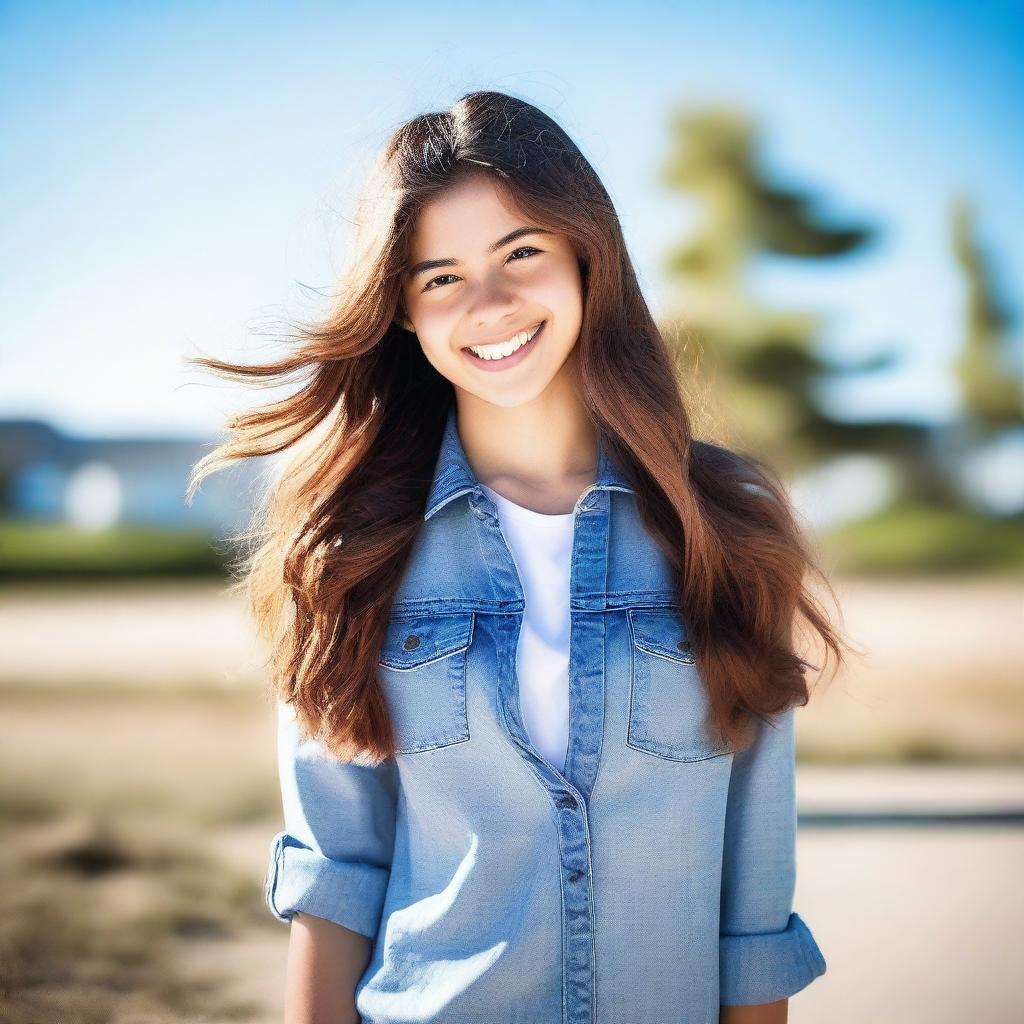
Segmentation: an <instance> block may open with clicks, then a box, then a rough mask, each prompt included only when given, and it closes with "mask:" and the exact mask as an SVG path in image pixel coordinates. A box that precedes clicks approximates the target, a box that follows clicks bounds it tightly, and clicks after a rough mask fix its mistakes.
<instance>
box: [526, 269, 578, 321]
mask: <svg viewBox="0 0 1024 1024" xmlns="http://www.w3.org/2000/svg"><path fill="white" fill-rule="evenodd" d="M529 291H530V298H531V299H532V300H534V301H535V302H537V303H538V304H540V305H544V306H547V307H549V308H550V309H551V310H552V311H553V312H554V313H555V314H556V315H559V314H560V315H561V318H563V319H564V318H565V317H570V316H575V315H577V314H578V313H579V312H580V311H581V309H582V303H583V295H582V281H581V279H580V273H579V267H578V266H577V265H576V262H575V260H573V261H571V262H566V263H560V264H555V265H553V266H552V265H549V266H548V267H546V268H545V270H544V272H543V273H541V272H538V273H537V274H536V275H535V277H534V278H533V279H532V280H531V281H530V283H529Z"/></svg>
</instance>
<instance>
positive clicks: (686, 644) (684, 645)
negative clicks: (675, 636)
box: [676, 640, 690, 651]
mask: <svg viewBox="0 0 1024 1024" xmlns="http://www.w3.org/2000/svg"><path fill="white" fill-rule="evenodd" d="M689 649H690V641H689V640H680V641H679V643H677V644H676V650H677V651H688V650H689Z"/></svg>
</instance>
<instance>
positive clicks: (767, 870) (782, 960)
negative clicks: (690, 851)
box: [719, 708, 825, 1024]
mask: <svg viewBox="0 0 1024 1024" xmlns="http://www.w3.org/2000/svg"><path fill="white" fill-rule="evenodd" d="M794 711H795V709H794V708H789V709H788V710H786V711H784V712H781V713H780V714H777V715H774V716H769V717H768V718H767V719H766V720H765V721H759V722H758V723H757V733H756V736H755V738H754V741H753V742H752V743H751V745H750V746H749V747H748V748H747V749H746V750H743V751H740V752H739V753H737V754H736V755H735V756H734V758H733V765H732V775H731V777H730V780H729V797H728V806H727V808H726V820H725V849H724V851H723V860H722V898H721V916H720V925H719V933H720V941H719V981H720V1003H721V1006H722V1008H723V1011H724V1012H725V1013H729V1012H730V1008H736V1009H735V1011H734V1012H736V1013H738V1012H740V1011H739V1008H740V1007H743V1008H744V1010H745V1011H746V1014H747V1015H746V1016H732V1017H730V1016H723V1017H722V1020H723V1021H729V1022H730V1024H740V1022H743V1024H753V1022H757V1024H769V1022H771V1024H776V1022H781V1021H785V1019H786V1016H785V1014H786V1006H785V1001H786V1000H788V998H789V997H790V996H792V995H793V994H794V993H796V992H799V991H800V990H801V989H802V988H804V987H806V986H807V985H809V984H810V983H811V982H812V981H813V980H814V979H815V978H816V977H818V976H819V975H821V974H824V973H825V958H824V957H823V956H822V953H821V950H820V949H819V948H818V945H817V943H816V942H815V940H814V937H813V936H812V934H811V932H810V930H809V929H808V927H807V925H806V924H805V923H804V922H803V920H802V919H801V918H800V916H799V915H798V914H795V913H793V894H794V890H795V887H796V787H795V782H796V765H795V733H794V726H795V718H794ZM779 1002H782V1003H783V1005H782V1006H778V1005H776V1004H778V1003H779ZM750 1014H754V1016H750Z"/></svg>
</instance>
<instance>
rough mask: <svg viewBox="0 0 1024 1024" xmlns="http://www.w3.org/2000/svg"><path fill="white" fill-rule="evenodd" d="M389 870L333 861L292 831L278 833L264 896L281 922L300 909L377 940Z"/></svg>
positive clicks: (274, 841)
mask: <svg viewBox="0 0 1024 1024" xmlns="http://www.w3.org/2000/svg"><path fill="white" fill-rule="evenodd" d="M390 874H391V872H390V871H389V870H388V869H387V868H382V867H377V866H375V865H373V864H362V863H351V862H345V861H337V860H331V859H330V858H328V857H325V856H324V855H323V854H322V853H319V852H318V851H316V850H313V849H310V848H309V847H308V846H305V845H303V844H302V843H301V842H299V840H298V839H296V838H295V837H294V836H292V835H290V834H289V833H287V832H279V833H278V834H277V835H276V836H274V839H273V841H272V842H271V846H270V866H269V868H268V870H267V876H266V881H265V883H264V888H263V895H264V899H265V901H266V904H267V906H268V907H269V908H270V910H271V913H273V915H274V917H276V918H277V919H278V920H279V921H291V919H292V915H293V914H294V913H295V911H296V910H299V911H304V912H305V913H307V914H313V915H315V916H316V917H322V918H325V919H326V920H328V921H333V922H334V923H335V924H340V925H344V927H346V928H350V929H351V930H352V931H354V932H359V934H360V935H365V936H367V938H371V939H372V938H375V937H376V935H377V929H378V927H379V925H380V918H381V912H382V910H383V907H384V896H385V893H386V891H387V886H388V877H389V876H390Z"/></svg>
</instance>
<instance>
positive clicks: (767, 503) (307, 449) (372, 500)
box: [187, 91, 845, 763]
mask: <svg viewBox="0 0 1024 1024" xmlns="http://www.w3.org/2000/svg"><path fill="white" fill-rule="evenodd" d="M465 174H488V175H491V176H492V179H493V180H494V182H495V184H496V185H497V186H498V187H499V188H501V189H504V190H505V191H504V192H503V195H505V196H507V197H508V198H509V199H510V200H511V202H512V203H514V204H515V205H516V206H517V207H518V208H519V209H520V210H521V211H522V212H523V213H524V215H525V216H526V217H528V219H529V222H530V223H536V224H540V225H542V226H544V227H548V228H550V229H552V230H554V231H557V232H560V233H562V234H564V235H565V236H567V237H568V238H569V239H570V240H571V242H572V243H573V245H574V247H575V249H576V251H577V254H578V258H579V263H580V270H581V276H582V284H583V320H582V326H581V329H580V334H579V339H578V341H577V347H578V352H577V353H576V354H577V356H578V358H576V359H574V360H573V361H572V362H573V364H574V370H573V372H574V373H575V384H576V387H577V390H578V393H579V395H580V396H581V399H582V401H583V403H584V404H585V407H586V408H587V410H588V412H589V414H590V417H591V419H592V422H593V424H594V427H595V430H596V431H598V432H599V435H600V437H601V440H602V443H603V444H604V445H605V447H606V450H607V451H608V453H609V455H610V456H611V458H612V459H613V461H615V463H616V464H617V466H618V467H619V468H620V469H621V471H622V472H623V474H624V475H625V476H626V477H627V479H628V480H629V481H630V483H631V484H632V486H633V487H635V489H636V492H637V494H636V500H637V503H638V513H639V515H640V516H641V517H642V521H643V522H644V524H645V525H646V527H647V528H648V529H649V530H650V532H651V534H652V536H653V537H654V538H655V540H656V542H657V543H658V545H659V546H660V547H661V549H662V550H664V552H665V554H666V556H667V558H668V559H669V560H670V564H671V565H672V566H673V568H674V570H675V579H676V586H677V593H678V604H679V608H680V610H681V612H682V614H683V616H684V618H685V621H686V623H687V628H688V636H689V637H690V639H691V643H692V650H693V652H694V654H695V656H696V659H697V665H698V668H699V670H700V672H701V675H702V677H703V679H704V681H705V683H706V686H707V688H708V693H709V701H710V705H711V709H710V714H711V718H712V721H713V723H714V725H715V726H716V727H717V728H718V730H720V732H721V735H722V736H723V737H724V738H725V739H726V741H727V742H728V743H729V744H730V745H731V746H734V747H738V746H740V745H742V744H743V742H744V741H745V738H746V736H747V730H746V727H745V726H746V722H747V713H748V712H749V713H751V714H753V715H756V716H762V715H766V714H770V713H776V712H779V711H781V710H783V709H786V708H788V707H790V706H792V705H795V704H801V705H803V704H806V703H807V701H808V697H809V695H808V688H807V684H806V681H805V678H804V672H805V669H806V668H808V667H814V666H810V665H809V663H808V662H806V661H804V660H803V659H801V658H800V657H799V656H798V655H797V654H796V653H795V650H794V642H793V641H794V637H793V626H794V619H795V618H796V616H797V613H799V615H800V616H802V621H803V622H805V623H807V624H808V625H809V627H810V629H811V631H812V632H814V633H816V634H817V635H818V637H819V638H820V639H821V640H822V641H823V642H824V647H825V648H827V650H828V651H831V652H832V654H833V655H834V656H835V659H836V667H838V665H839V662H840V661H841V659H842V654H841V652H840V646H841V645H843V646H845V641H843V640H841V639H840V638H839V635H838V634H837V632H835V631H834V629H833V627H832V626H831V625H830V623H829V620H828V618H827V616H826V615H825V613H824V611H823V610H822V608H821V606H820V605H819V604H818V603H817V601H816V600H815V598H814V597H813V595H812V594H811V592H810V591H809V590H808V589H807V588H806V586H805V576H807V575H808V573H809V572H810V573H814V574H816V575H817V576H818V577H819V578H820V579H821V580H822V582H823V583H824V584H825V586H826V588H827V589H829V590H830V591H831V588H830V587H829V585H828V581H827V579H825V577H824V575H823V574H822V573H821V571H820V570H819V569H818V568H817V567H816V566H815V565H814V564H813V562H812V559H811V555H810V552H809V550H808V546H807V542H806V540H805V539H804V538H803V536H802V535H801V530H800V527H799V526H798V524H797V522H796V519H795V516H794V513H793V510H792V508H791V506H790V503H789V501H788V498H787V495H786V492H785V489H784V487H783V486H782V484H781V483H780V482H779V480H778V479H777V478H776V476H775V474H774V473H773V471H772V470H771V469H770V468H769V467H768V466H766V465H765V464H764V463H762V462H760V461H759V460H758V459H756V458H754V457H753V456H751V455H742V456H741V455H740V454H738V453H737V452H734V451H732V450H730V449H729V448H727V447H725V446H724V445H719V444H714V443H712V442H710V441H700V440H696V439H695V438H694V437H693V436H692V431H691V425H690V418H689V416H688V414H687V411H686V408H685V406H684V403H683V397H682V394H681V387H680V383H679V379H678V377H677V374H676V372H675V367H674V360H673V357H672V354H671V352H670V350H669V348H668V346H667V345H666V342H665V340H664V338H663V337H662V335H661V333H660V331H659V330H658V328H657V326H656V324H655V322H654V320H653V318H652V316H651V313H650V311H649V310H648V307H647V304H646V302H645V301H644V298H643V296H642V294H641V291H640V287H639V285H638V283H637V280H636V276H635V273H634V270H633V266H632V264H631V262H630V259H629V256H628V254H627V250H626V245H625V242H624V239H623V235H622V230H621V226H620V224H619V220H618V217H617V215H616V213H615V209H614V207H613V204H612V201H611V199H610V198H609V196H608V193H607V192H606V191H605V189H604V187H603V186H602V184H601V182H600V180H599V178H598V176H597V174H596V173H595V172H594V170H593V168H592V167H591V166H590V164H589V163H588V162H587V160H586V159H585V158H584V156H583V154H582V153H581V152H580V150H579V149H578V148H577V147H576V145H575V144H574V143H573V142H572V140H571V139H570V138H569V137H568V136H567V135H566V133H565V132H564V131H563V130H562V128H561V127H560V126H559V125H558V124H557V123H556V122H555V121H553V120H552V119H551V118H550V117H548V116H547V115H546V114H544V113H543V112H542V111H540V110H538V109H537V108H536V107H534V106H532V105H531V104H529V103H527V102H525V101H523V100H521V99H517V98H514V97H512V96H509V95H506V94H503V93H499V92H491V91H482V92H473V93H469V94H467V95H465V96H463V97H462V98H461V99H459V100H458V102H456V103H455V104H454V105H453V106H452V107H451V109H450V110H447V111H444V112H439V113H428V114H423V115H420V116H417V117H414V118H412V119H411V120H409V121H407V122H405V123H403V124H401V125H400V126H399V127H398V128H397V129H396V130H395V131H394V132H393V133H392V135H391V136H390V138H389V139H388V141H387V143H386V144H385V146H384V148H383V150H382V152H381V154H380V156H379V158H378V160H377V162H376V164H375V166H374V167H373V169H372V171H371V173H370V175H369V177H368V180H367V182H366V184H365V186H364V188H363V189H362V191H361V193H360V195H359V197H358V200H357V206H356V218H355V231H354V236H353V244H352V247H351V250H350V253H349V258H348V260H347V264H346V266H345V268H344V270H343V273H342V276H341V280H340V283H339V286H338V291H337V296H336V297H335V298H334V300H333V305H332V307H331V309H330V311H329V313H328V314H327V315H326V317H325V318H324V319H323V320H321V321H319V322H316V323H311V324H299V325H297V327H296V332H295V333H294V334H293V335H292V336H291V341H292V347H291V348H290V351H289V354H287V355H285V356H284V357H282V358H280V359H278V360H276V361H274V362H270V363H268V364H265V365H259V366H252V365H241V364H236V363H230V362H224V361H221V360H218V359H214V358H208V357H195V358H189V359H188V360H187V361H188V362H191V363H195V364H198V365H200V366H205V367H207V368H208V369H210V370H212V371H213V372H215V373H217V374H219V375H221V376H223V377H227V378H229V379H233V380H238V381H249V382H254V383H257V384H261V385H272V384H278V383H285V382H288V381H291V380H293V379H295V378H301V379H302V384H301V386H300V387H299V388H298V389H297V390H296V391H295V392H294V393H293V394H291V395H289V396H288V397H286V398H283V399H280V400H277V401H273V402H270V403H268V404H266V405H263V406H261V407H259V408H256V409H255V410H252V411H247V412H243V413H240V414H238V415H236V416H233V417H231V418H230V420H229V421H228V424H227V426H228V430H229V435H228V439H227V440H226V441H224V442H223V443H222V444H220V445H219V446H218V447H216V448H215V449H214V450H213V451H211V452H210V453H209V454H207V455H206V456H205V457H204V458H203V459H201V460H200V461H199V462H198V463H197V464H196V466H195V467H194V468H193V471H192V477H191V480H190V482H189V487H188V492H187V500H188V501H189V503H191V500H192V496H193V495H194V493H195V491H196V489H197V488H198V486H199V484H200V482H201V481H202V479H203V478H204V477H205V476H207V475H209V474H210V473H212V472H214V471H215V470H217V469H219V468H221V467H223V466H226V465H228V464H230V463H232V462H234V461H237V460H240V459H246V458H254V457H259V456H267V455H273V454H276V453H281V452H287V453H288V458H287V460H286V461H284V463H283V466H282V468H281V470H280V472H279V473H278V474H277V476H276V479H275V480H274V481H273V483H272V485H271V486H270V487H268V488H267V490H266V492H265V493H264V495H263V500H262V501H261V502H260V504H259V507H258V508H257V510H256V512H255V515H254V518H253V521H252V524H251V527H250V529H249V530H248V531H246V532H245V533H244V534H242V535H241V536H240V537H239V538H236V540H237V539H241V540H243V541H245V543H246V550H245V553H244V555H243V557H242V559H241V563H240V570H241V575H240V578H239V579H238V580H237V581H236V582H235V583H234V584H233V587H232V589H236V588H241V589H243V590H244V591H245V592H246V594H247V597H248V604H249V609H250V612H251V614H252V615H253V617H254V619H255V622H256V625H257V628H258V630H259V631H260V634H261V635H262V636H263V637H264V638H265V639H267V640H268V641H269V643H270V648H271V651H272V656H271V662H272V664H271V668H272V687H273V690H274V693H275V694H276V695H277V696H278V697H279V698H280V699H281V700H283V701H285V702H286V703H290V704H292V705H293V706H294V709H295V712H296V716H297V718H298V721H299V723H300V725H301V727H302V729H303V731H304V732H306V733H307V734H309V735H316V736H318V737H319V738H321V739H322V740H324V741H325V743H326V744H327V746H328V748H329V749H330V750H331V751H332V753H334V754H335V756H337V757H339V758H341V759H345V760H347V759H349V758H351V757H352V756H354V755H357V754H358V755H360V757H362V758H363V759H368V760H369V761H370V762H371V763H374V762H379V761H380V760H382V759H385V758H387V757H390V756H392V755H393V753H394V737H393V733H392V730H391V724H390V721H389V719H388V715H387V707H386V704H385V701H384V697H383V693H382V691H381V689H380V686H379V683H378V681H377V674H376V671H377V661H378V657H379V654H380V649H381V645H382V644H383V640H384V633H385V629H386V626H387V621H388V618H389V614H390V607H391V603H392V598H393V596H394V593H395V591H396V589H397V587H398V584H399V583H400V581H401V579H402V575H403V571H404V569H405V567H406V565H407V563H408V559H409V555H410V551H411V548H412V545H413V543H414V541H415V540H416V536H417V533H418V531H419V529H420V528H421V527H422V524H423V512H424V505H425V502H426V498H427V493H428V491H429V487H430V483H431V478H432V475H433V470H434V466H435V463H436V460H437V456H438V452H439V446H440V440H441V432H442V429H443V427H444V422H445V417H446V414H447V411H448V409H449V407H450V406H451V404H452V402H453V401H454V389H453V387H452V385H451V384H450V382H449V381H447V380H446V379H445V378H444V377H442V376H441V375H440V374H439V373H438V372H437V371H436V370H435V369H434V368H433V367H432V366H431V365H430V363H429V362H428V361H427V360H426V358H425V356H424V355H423V353H422V350H421V348H420V345H419V343H418V341H417V339H416V337H415V335H413V334H411V333H409V332H408V331H406V330H404V329H403V328H402V327H401V326H399V325H398V324H397V323H396V322H395V317H396V314H397V313H398V312H399V311H400V310H401V309H402V283H403V274H404V272H405V269H406V267H407V265H408V245H409V238H410V234H411V232H412V229H413V227H414V225H415V221H416V216H417V214H418V212H419V210H420V209H421V208H422V207H423V206H424V204H426V203H427V202H429V201H430V200H431V199H433V198H434V197H436V196H438V195H439V194H440V193H442V192H443V191H444V190H446V189H448V188H450V187H451V186H452V185H453V184H454V183H455V182H456V181H458V180H460V178H461V176H462V175H465ZM833 596H834V595H833Z"/></svg>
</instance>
